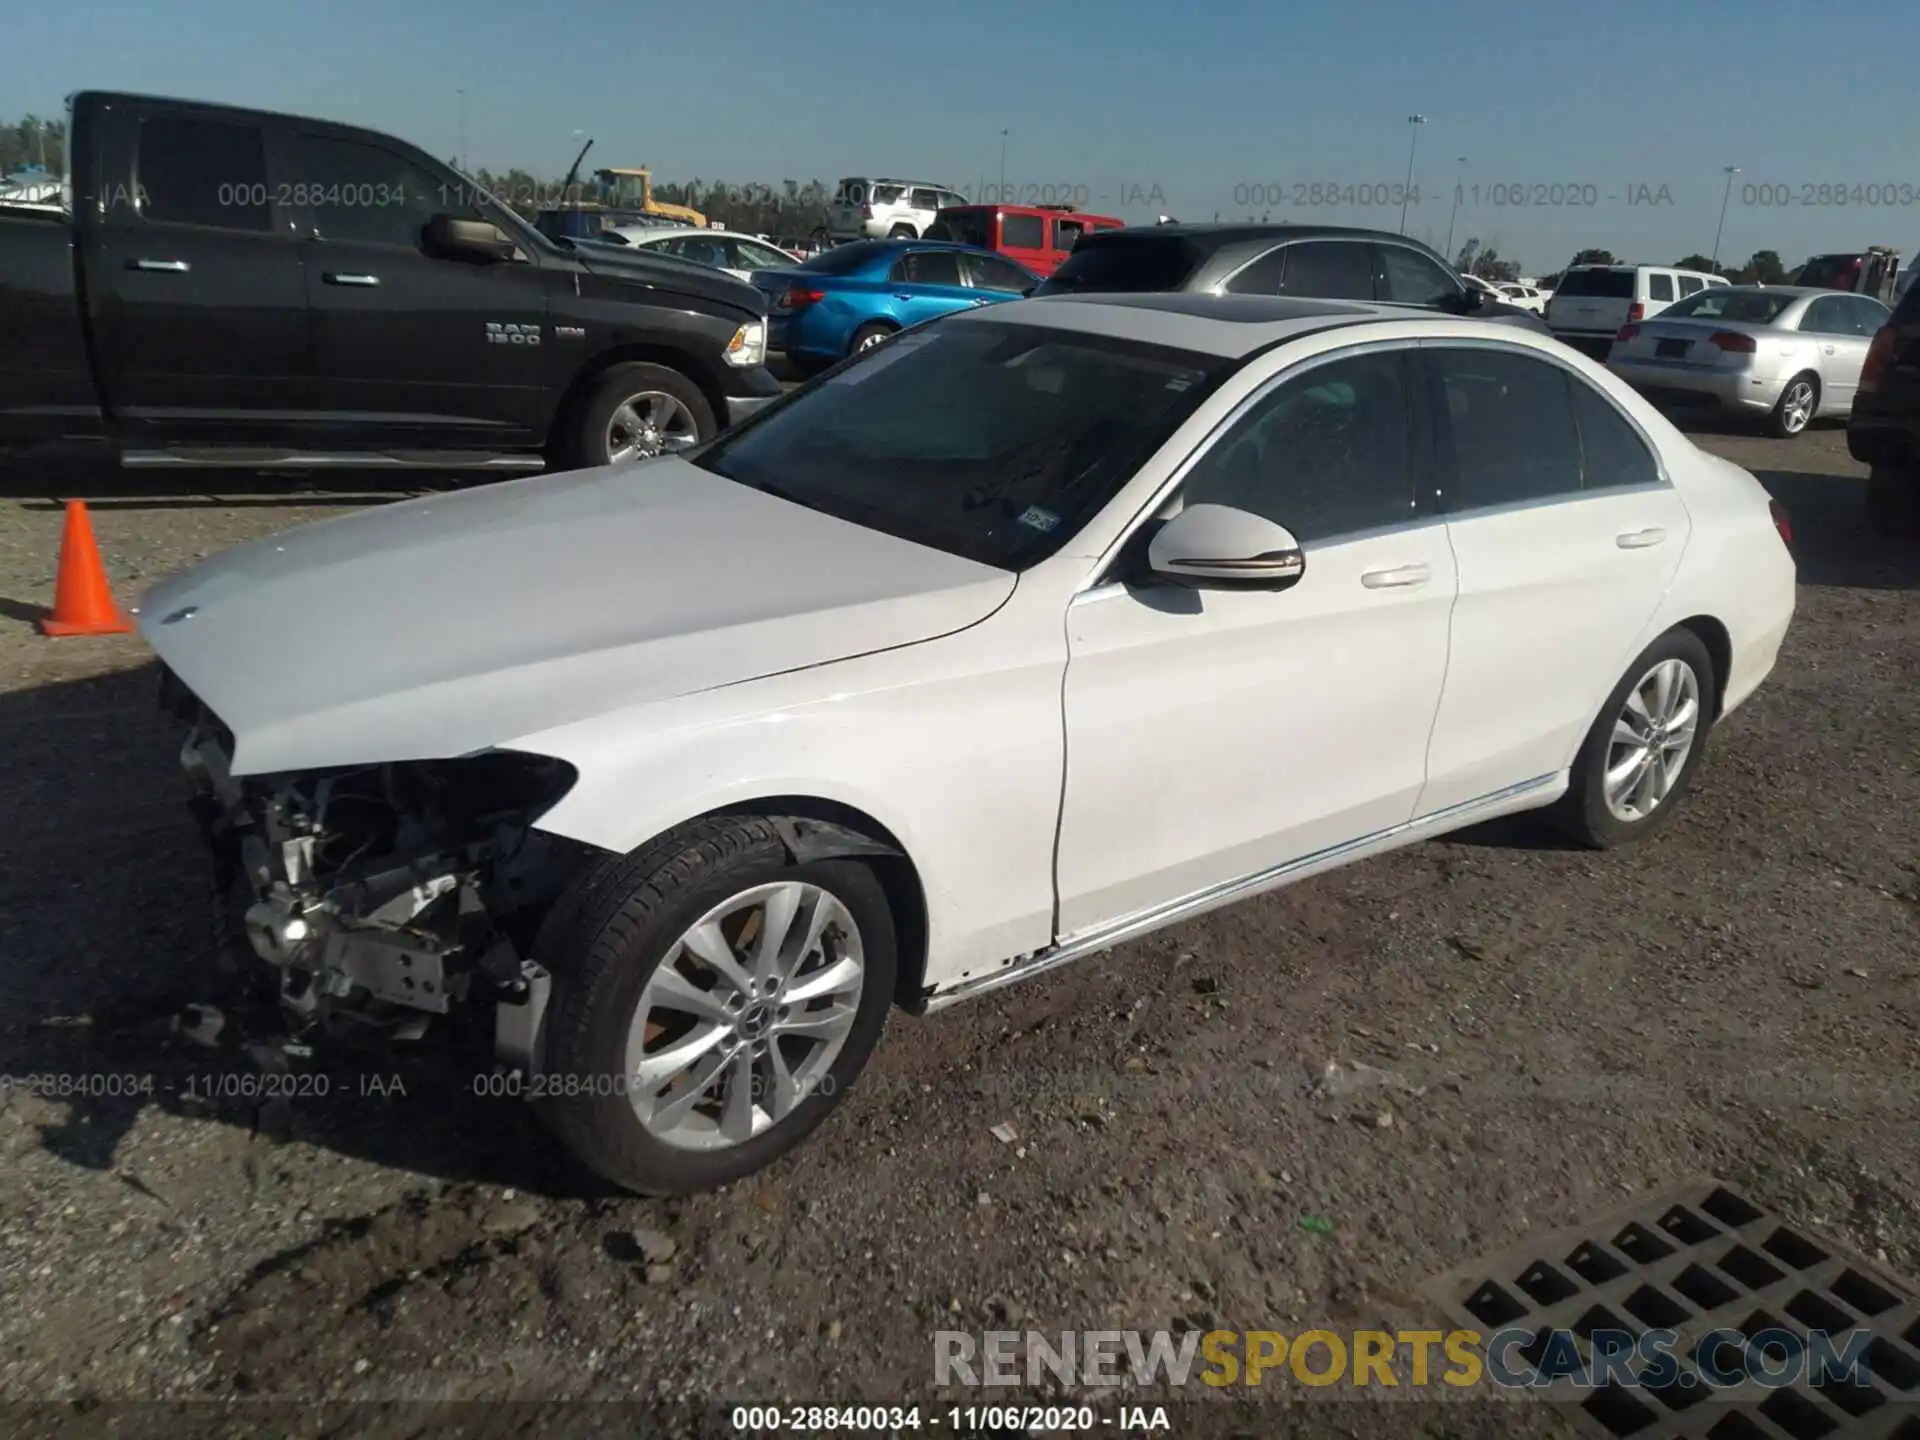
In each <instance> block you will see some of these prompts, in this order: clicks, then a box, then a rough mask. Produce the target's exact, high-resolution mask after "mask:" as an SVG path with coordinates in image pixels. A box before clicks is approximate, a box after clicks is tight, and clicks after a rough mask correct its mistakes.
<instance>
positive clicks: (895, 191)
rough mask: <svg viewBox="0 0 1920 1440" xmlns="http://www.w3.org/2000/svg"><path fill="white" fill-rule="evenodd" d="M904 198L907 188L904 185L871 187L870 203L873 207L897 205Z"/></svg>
mask: <svg viewBox="0 0 1920 1440" xmlns="http://www.w3.org/2000/svg"><path fill="white" fill-rule="evenodd" d="M906 197H907V187H906V186H904V185H876V186H874V187H873V200H872V202H871V203H873V204H875V205H898V204H899V203H900V202H901V201H902V200H904V199H906Z"/></svg>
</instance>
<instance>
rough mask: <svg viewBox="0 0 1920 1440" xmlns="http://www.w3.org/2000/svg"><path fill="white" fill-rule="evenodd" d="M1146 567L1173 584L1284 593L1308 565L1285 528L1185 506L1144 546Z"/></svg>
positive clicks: (1222, 509) (1228, 509)
mask: <svg viewBox="0 0 1920 1440" xmlns="http://www.w3.org/2000/svg"><path fill="white" fill-rule="evenodd" d="M1147 568H1148V569H1149V570H1151V571H1152V572H1153V574H1154V575H1155V576H1156V577H1158V578H1159V579H1162V580H1165V581H1168V582H1170V583H1172V584H1175V585H1187V586H1194V587H1202V588H1214V589H1224V590H1285V589H1287V588H1288V587H1289V586H1291V585H1294V584H1297V583H1298V582H1299V579H1300V577H1301V576H1302V575H1304V574H1305V573H1306V568H1307V561H1306V557H1305V556H1304V555H1302V554H1301V553H1300V542H1299V541H1298V540H1295V539H1294V538H1293V533H1292V532H1291V531H1289V530H1288V529H1287V528H1286V527H1285V526H1284V525H1276V524H1274V523H1273V521H1271V520H1266V519H1262V518H1261V517H1260V516H1258V515H1255V514H1252V513H1251V512H1249V511H1246V510H1236V509H1234V508H1233V507H1232V506H1231V505H1189V506H1188V507H1187V508H1186V509H1184V510H1182V511H1181V512H1180V513H1179V514H1178V515H1176V516H1174V517H1173V519H1171V520H1169V521H1168V522H1167V523H1166V524H1165V525H1162V526H1161V527H1160V529H1159V531H1158V532H1157V533H1156V534H1155V535H1154V537H1153V539H1152V540H1151V541H1150V542H1149V543H1148V545H1147Z"/></svg>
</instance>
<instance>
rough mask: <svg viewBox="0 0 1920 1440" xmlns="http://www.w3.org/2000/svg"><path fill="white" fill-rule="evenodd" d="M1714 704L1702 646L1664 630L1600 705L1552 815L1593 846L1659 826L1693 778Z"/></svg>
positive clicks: (1690, 636)
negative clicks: (1568, 780) (1598, 713)
mask: <svg viewBox="0 0 1920 1440" xmlns="http://www.w3.org/2000/svg"><path fill="white" fill-rule="evenodd" d="M1718 711H1719V691H1718V688H1717V682H1716V680H1715V677H1714V671H1713V659H1712V657H1711V656H1710V655H1708V654H1707V647H1706V646H1705V645H1704V644H1702V643H1701V640H1700V637H1699V636H1697V635H1695V634H1694V633H1693V632H1692V631H1691V630H1679V629H1676V630H1669V631H1668V632H1667V633H1666V634H1665V635H1662V636H1661V637H1660V638H1659V639H1658V640H1656V641H1654V642H1653V644H1652V645H1650V646H1648V647H1647V649H1646V650H1645V651H1644V652H1642V654H1641V655H1640V657H1639V658H1638V659H1637V660H1635V661H1634V662H1633V664H1632V665H1631V666H1629V667H1628V669H1627V673H1626V674H1625V675H1623V676H1622V677H1621V679H1620V683H1619V684H1618V685H1616V686H1615V687H1614V689H1613V693H1612V694H1611V695H1609V696H1608V697H1607V703H1606V704H1605V705H1604V706H1602V707H1601V710H1600V717H1599V719H1597V720H1595V721H1594V722H1593V728H1592V729H1591V730H1589V731H1588V732H1587V738H1586V740H1585V741H1584V742H1583V743H1582V744H1581V746H1580V753H1579V755H1578V756H1576V757H1575V759H1574V763H1573V775H1572V780H1571V784H1570V785H1569V787H1568V790H1567V793H1566V795H1565V796H1564V797H1563V798H1562V799H1561V801H1560V803H1559V805H1558V806H1557V807H1555V810H1554V814H1553V818H1554V820H1555V822H1556V823H1557V824H1558V825H1559V826H1560V828H1561V829H1562V830H1564V831H1565V832H1566V833H1567V834H1568V835H1570V836H1572V837H1573V838H1574V839H1576V840H1578V841H1580V842H1581V843H1582V844H1585V845H1591V846H1593V847H1594V848H1595V849H1606V848H1608V847H1610V846H1614V845H1618V844H1621V843H1623V842H1625V841H1628V840H1637V839H1639V838H1640V837H1641V836H1643V835H1648V834H1651V833H1652V832H1653V831H1655V830H1657V829H1659V828H1660V826H1662V825H1664V824H1665V823H1666V821H1667V817H1668V816H1670V815H1671V814H1672V813H1673V811H1674V808H1675V807H1676V806H1677V805H1678V804H1679V803H1680V801H1681V799H1682V798H1683V797H1684V796H1685V795H1686V793H1687V789H1688V787H1689V786H1690V785H1691V784H1692V782H1693V774H1694V771H1695V770H1696V769H1697V768H1698V767H1699V765H1700V761H1701V758H1702V757H1703V756H1704V755H1705V754H1706V745H1707V732H1708V730H1709V729H1711V728H1712V724H1713V717H1714V716H1715V715H1716V714H1717V713H1718Z"/></svg>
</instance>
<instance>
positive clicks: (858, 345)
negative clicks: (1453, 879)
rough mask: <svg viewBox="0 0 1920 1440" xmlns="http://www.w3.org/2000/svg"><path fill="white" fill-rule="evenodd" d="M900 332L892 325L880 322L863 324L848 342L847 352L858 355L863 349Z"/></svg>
mask: <svg viewBox="0 0 1920 1440" xmlns="http://www.w3.org/2000/svg"><path fill="white" fill-rule="evenodd" d="M896 333H898V332H897V331H895V329H894V327H893V326H891V325H881V324H878V323H874V324H868V325H862V326H861V327H860V328H859V329H858V330H856V331H854V332H853V338H852V339H851V340H849V341H848V342H847V354H849V355H858V354H859V353H860V352H861V351H862V350H867V349H871V348H872V347H873V346H875V345H878V344H879V343H880V342H881V341H882V340H884V339H886V338H887V337H888V336H889V335H893V334H896Z"/></svg>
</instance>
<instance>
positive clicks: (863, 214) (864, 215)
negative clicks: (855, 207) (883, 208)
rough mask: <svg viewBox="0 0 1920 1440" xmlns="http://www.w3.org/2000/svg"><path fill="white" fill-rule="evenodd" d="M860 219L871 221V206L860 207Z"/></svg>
mask: <svg viewBox="0 0 1920 1440" xmlns="http://www.w3.org/2000/svg"><path fill="white" fill-rule="evenodd" d="M860 218H861V219H862V220H871V219H872V218H873V207H872V206H871V205H862V206H861V207H860Z"/></svg>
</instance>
